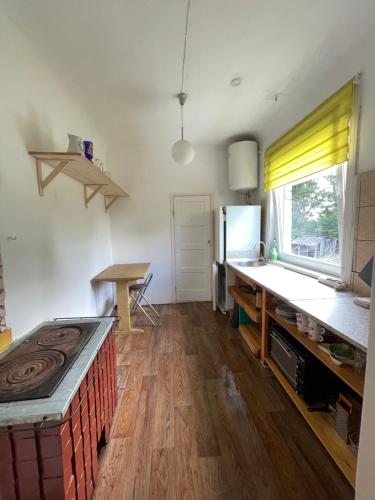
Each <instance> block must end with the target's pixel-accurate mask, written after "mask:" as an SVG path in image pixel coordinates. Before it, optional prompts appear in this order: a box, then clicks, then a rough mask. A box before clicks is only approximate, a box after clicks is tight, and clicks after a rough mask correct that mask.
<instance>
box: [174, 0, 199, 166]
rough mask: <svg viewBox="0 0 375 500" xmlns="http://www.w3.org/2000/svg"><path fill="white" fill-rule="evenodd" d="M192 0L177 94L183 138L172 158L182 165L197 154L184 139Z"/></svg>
mask: <svg viewBox="0 0 375 500" xmlns="http://www.w3.org/2000/svg"><path fill="white" fill-rule="evenodd" d="M189 14H190V0H188V2H187V10H186V23H185V40H184V52H183V57H182V73H181V92H180V93H179V94H177V97H178V100H179V103H180V107H181V139H180V140H179V141H177V142H175V143H174V144H173V146H172V152H171V153H172V158H173V159H174V161H175V162H176V163H178V164H180V165H188V164H189V163H191V162H192V161H193V159H194V156H195V151H194V147H193V145H192V143H191V142H189V141H187V140H186V139H184V104H185V102H186V99H187V94H186V93H185V92H184V83H185V62H186V44H187V36H188V28H189Z"/></svg>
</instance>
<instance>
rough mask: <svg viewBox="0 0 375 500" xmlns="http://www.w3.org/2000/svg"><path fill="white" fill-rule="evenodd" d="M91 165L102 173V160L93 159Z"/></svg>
mask: <svg viewBox="0 0 375 500" xmlns="http://www.w3.org/2000/svg"><path fill="white" fill-rule="evenodd" d="M92 162H93V164H94V165H95V167H98V168H99V169H100V170H101V171H102V172H103V168H104V167H103V162H102V160H100V158H94V159H93V160H92Z"/></svg>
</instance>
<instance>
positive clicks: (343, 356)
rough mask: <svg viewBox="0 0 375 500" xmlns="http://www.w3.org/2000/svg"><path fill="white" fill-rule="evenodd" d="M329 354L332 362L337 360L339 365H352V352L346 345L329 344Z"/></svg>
mask: <svg viewBox="0 0 375 500" xmlns="http://www.w3.org/2000/svg"><path fill="white" fill-rule="evenodd" d="M329 353H330V355H331V358H332V361H333V362H335V360H337V361H339V362H340V364H341V363H346V364H352V363H353V361H354V351H353V349H352V348H351V347H350V346H348V345H347V344H330V346H329ZM336 364H338V363H336Z"/></svg>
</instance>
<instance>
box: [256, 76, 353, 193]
mask: <svg viewBox="0 0 375 500" xmlns="http://www.w3.org/2000/svg"><path fill="white" fill-rule="evenodd" d="M355 89H356V84H355V83H354V79H353V80H351V81H350V82H348V83H347V84H346V85H344V86H343V87H342V88H341V89H339V90H338V91H337V92H335V93H334V94H333V95H332V96H331V97H329V98H328V99H327V100H326V101H324V102H323V103H322V104H321V105H320V106H318V107H317V108H316V109H315V110H314V111H313V112H312V113H310V114H309V115H307V116H306V117H305V118H304V119H303V120H302V121H300V122H299V123H298V124H297V125H295V126H294V127H293V128H292V129H291V130H289V132H287V133H286V134H284V135H283V136H282V137H280V139H279V140H277V141H276V142H275V143H274V144H272V146H270V147H269V148H268V149H267V151H266V153H265V179H264V190H265V191H270V190H271V189H275V188H277V187H279V186H284V185H285V184H289V183H290V182H295V181H297V180H299V179H302V178H303V177H307V176H309V175H312V174H315V173H317V172H320V171H321V170H324V169H326V168H329V167H332V166H333V165H337V164H339V163H342V162H344V161H346V160H347V159H348V157H349V128H350V121H351V118H352V111H353V102H354V92H355Z"/></svg>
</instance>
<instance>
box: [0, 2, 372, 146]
mask: <svg viewBox="0 0 375 500" xmlns="http://www.w3.org/2000/svg"><path fill="white" fill-rule="evenodd" d="M2 6H3V8H4V9H5V12H6V13H7V14H8V15H9V17H10V18H11V19H12V20H13V21H14V22H15V23H16V24H17V25H18V26H19V28H20V29H21V30H22V31H23V32H24V33H25V35H26V36H27V37H29V38H30V40H31V41H32V43H34V44H35V46H36V47H37V48H38V50H41V51H43V53H44V55H45V57H47V58H48V60H49V62H50V64H52V65H54V66H55V70H56V71H57V72H58V74H59V75H60V76H61V78H64V79H65V81H66V84H67V85H69V86H70V87H71V88H72V89H73V90H74V91H75V92H77V95H79V96H80V97H81V98H83V96H86V97H85V101H86V102H87V105H88V106H90V107H92V109H93V112H94V113H95V114H96V117H100V120H101V121H102V123H103V124H105V127H106V130H107V131H108V133H109V134H111V137H112V140H113V141H114V142H120V141H121V140H122V138H123V136H130V137H131V138H132V140H134V141H137V140H138V141H139V142H140V143H141V140H142V141H144V139H145V138H153V139H154V140H155V139H156V140H158V138H160V140H162V142H164V141H170V142H172V141H173V140H175V139H176V138H177V136H178V134H179V129H178V127H179V108H178V103H177V99H176V98H175V97H174V96H175V94H176V93H177V92H178V91H179V90H180V75H181V59H182V50H183V37H184V24H185V12H186V1H185V0H132V1H131V0H122V1H120V0H63V1H58V0H28V1H27V2H25V1H21V0H2ZM374 19H375V2H374V0H314V1H312V0H284V1H282V0H192V3H191V18H190V32H189V39H188V52H187V63H186V82H185V90H186V91H187V92H188V94H189V97H188V101H187V103H186V106H185V129H186V130H185V135H186V138H188V139H190V140H192V141H194V142H195V143H209V144H223V143H228V142H229V141H230V140H231V139H232V138H238V137H241V136H242V135H246V136H248V135H253V136H255V137H257V136H259V134H261V132H262V129H263V128H264V127H265V126H266V123H267V120H269V118H270V116H272V113H273V106H275V105H277V104H275V103H274V102H273V100H272V96H273V95H274V94H275V93H278V94H280V96H279V102H280V101H282V100H283V99H287V98H288V96H290V95H291V94H292V93H293V89H295V88H297V87H298V86H300V85H302V84H303V82H304V81H305V80H306V78H308V76H309V75H311V74H312V72H316V71H319V66H320V64H321V65H322V67H326V66H327V61H329V59H330V58H331V59H333V58H335V57H340V55H342V54H343V53H345V51H346V50H348V49H349V48H350V45H351V44H354V43H356V37H357V34H359V33H360V34H363V33H364V32H367V31H369V30H370V29H371V27H372V26H373V23H374ZM236 75H241V76H242V77H243V84H242V85H241V86H240V87H231V86H230V84H229V82H230V80H231V79H232V78H233V76H236Z"/></svg>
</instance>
